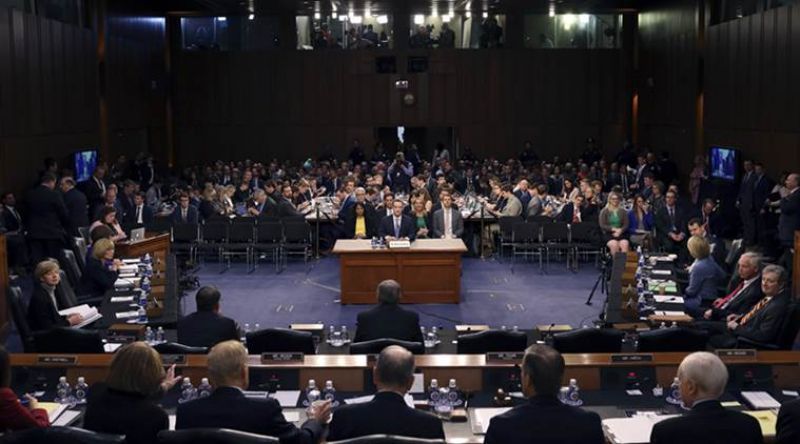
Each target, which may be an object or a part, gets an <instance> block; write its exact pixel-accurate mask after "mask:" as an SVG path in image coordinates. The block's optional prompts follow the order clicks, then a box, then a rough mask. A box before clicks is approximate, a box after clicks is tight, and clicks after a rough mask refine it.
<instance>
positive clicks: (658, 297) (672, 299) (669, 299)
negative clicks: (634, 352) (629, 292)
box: [653, 295, 683, 304]
mask: <svg viewBox="0 0 800 444" xmlns="http://www.w3.org/2000/svg"><path fill="white" fill-rule="evenodd" d="M653 298H654V299H655V300H656V302H658V303H660V304H663V303H665V302H669V303H672V304H683V298H682V297H680V296H661V295H653Z"/></svg>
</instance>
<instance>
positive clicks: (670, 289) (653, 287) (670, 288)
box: [647, 280, 678, 293]
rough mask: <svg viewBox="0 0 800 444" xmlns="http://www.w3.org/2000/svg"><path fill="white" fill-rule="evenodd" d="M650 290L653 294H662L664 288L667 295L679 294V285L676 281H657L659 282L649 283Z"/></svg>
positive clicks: (652, 281) (651, 281)
mask: <svg viewBox="0 0 800 444" xmlns="http://www.w3.org/2000/svg"><path fill="white" fill-rule="evenodd" d="M647 286H648V289H649V290H650V291H652V292H660V291H661V287H662V286H663V287H664V292H665V293H677V292H678V284H676V283H675V281H657V280H650V281H648V283H647Z"/></svg>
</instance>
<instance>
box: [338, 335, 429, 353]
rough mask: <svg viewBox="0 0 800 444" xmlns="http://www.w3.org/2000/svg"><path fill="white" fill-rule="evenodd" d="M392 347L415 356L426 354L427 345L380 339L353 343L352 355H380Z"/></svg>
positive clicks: (351, 347) (351, 346)
mask: <svg viewBox="0 0 800 444" xmlns="http://www.w3.org/2000/svg"><path fill="white" fill-rule="evenodd" d="M390 345H399V346H401V347H403V348H405V349H406V350H408V351H410V352H411V353H413V354H415V355H424V354H425V344H423V343H422V342H410V341H402V340H400V339H391V338H380V339H373V340H371V341H364V342H353V343H352V344H350V354H351V355H372V354H378V353H380V352H382V351H383V349H384V348H386V347H388V346H390Z"/></svg>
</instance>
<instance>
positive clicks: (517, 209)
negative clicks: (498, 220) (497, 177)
mask: <svg viewBox="0 0 800 444" xmlns="http://www.w3.org/2000/svg"><path fill="white" fill-rule="evenodd" d="M500 196H501V199H504V200H505V204H504V205H502V209H500V206H501V205H500V204H497V205H495V206H492V205H487V209H488V210H489V212H490V213H492V214H494V215H495V216H496V217H508V216H519V215H521V214H522V203H521V202H520V201H519V199H518V198H517V196H515V195H514V193H513V188H512V187H511V185H508V184H505V185H503V186H502V187H500Z"/></svg>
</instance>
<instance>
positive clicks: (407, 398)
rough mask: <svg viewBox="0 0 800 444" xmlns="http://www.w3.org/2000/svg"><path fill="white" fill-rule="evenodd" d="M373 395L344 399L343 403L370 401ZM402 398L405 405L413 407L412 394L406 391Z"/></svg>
mask: <svg viewBox="0 0 800 444" xmlns="http://www.w3.org/2000/svg"><path fill="white" fill-rule="evenodd" d="M374 397H375V395H367V396H359V397H357V398H350V399H345V400H344V403H345V404H363V403H365V402H370V401H372V398H374ZM403 400H404V401H405V402H406V405H407V406H409V407H410V408H412V409H413V408H414V397H413V396H411V395H409V394H408V393H406V395H405V396H404V397H403Z"/></svg>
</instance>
